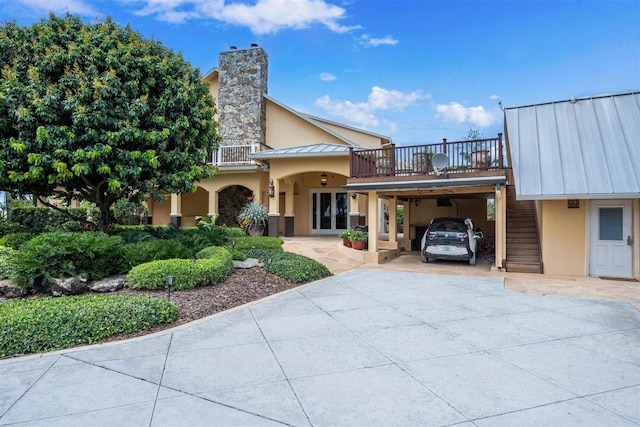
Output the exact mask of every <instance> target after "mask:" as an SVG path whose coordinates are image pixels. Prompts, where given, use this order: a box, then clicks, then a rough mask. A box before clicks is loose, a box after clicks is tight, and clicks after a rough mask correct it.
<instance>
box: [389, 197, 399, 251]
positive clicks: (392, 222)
mask: <svg viewBox="0 0 640 427" xmlns="http://www.w3.org/2000/svg"><path fill="white" fill-rule="evenodd" d="M396 206H398V196H393V198H392V199H389V242H397V241H398V215H397V212H396V211H397V208H396Z"/></svg>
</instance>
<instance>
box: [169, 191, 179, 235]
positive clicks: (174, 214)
mask: <svg viewBox="0 0 640 427" xmlns="http://www.w3.org/2000/svg"><path fill="white" fill-rule="evenodd" d="M169 218H170V219H171V224H173V225H175V226H177V227H180V226H181V225H182V197H180V195H179V194H173V193H172V194H171V212H170V213H169Z"/></svg>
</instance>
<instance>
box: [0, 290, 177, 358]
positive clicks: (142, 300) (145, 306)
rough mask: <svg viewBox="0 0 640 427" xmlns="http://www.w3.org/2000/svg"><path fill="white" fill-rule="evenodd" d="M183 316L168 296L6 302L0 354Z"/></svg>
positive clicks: (0, 317) (1, 309)
mask: <svg viewBox="0 0 640 427" xmlns="http://www.w3.org/2000/svg"><path fill="white" fill-rule="evenodd" d="M178 316H179V312H178V309H177V308H176V307H175V306H174V305H173V304H171V303H170V302H168V301H167V300H165V299H161V298H152V297H147V296H126V295H114V296H108V295H84V296H78V297H60V298H37V299H22V300H11V301H7V302H5V303H2V304H0V357H7V356H13V355H19V354H26V353H33V352H43V351H52V350H57V349H60V348H66V347H70V346H72V345H76V344H89V343H93V342H96V341H100V340H103V339H105V338H108V337H110V336H112V335H116V334H129V333H132V332H136V331H141V330H144V329H149V328H150V327H152V326H155V325H158V324H161V323H170V322H173V321H175V320H176V319H177V318H178Z"/></svg>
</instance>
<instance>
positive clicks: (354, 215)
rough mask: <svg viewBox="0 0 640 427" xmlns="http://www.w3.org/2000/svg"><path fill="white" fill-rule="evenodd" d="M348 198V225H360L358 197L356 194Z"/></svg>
mask: <svg viewBox="0 0 640 427" xmlns="http://www.w3.org/2000/svg"><path fill="white" fill-rule="evenodd" d="M353 196H355V198H354V197H353ZM349 197H350V198H351V200H350V201H349V225H350V226H351V227H353V226H354V225H360V212H359V211H358V203H359V202H360V197H359V196H358V193H353V194H350V195H349Z"/></svg>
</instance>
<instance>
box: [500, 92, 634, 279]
mask: <svg viewBox="0 0 640 427" xmlns="http://www.w3.org/2000/svg"><path fill="white" fill-rule="evenodd" d="M505 137H506V144H507V148H508V153H509V158H510V161H509V163H510V164H511V166H512V168H513V177H512V178H513V184H514V197H515V199H516V200H517V201H518V203H530V204H532V205H533V207H534V210H535V221H536V223H535V224H536V226H537V232H538V235H539V243H540V254H541V262H542V265H543V266H544V272H545V273H550V274H567V275H577V276H603V277H616V278H627V279H636V280H638V279H640V92H637V91H636V92H628V93H620V94H613V95H603V96H594V97H588V98H578V99H575V98H574V99H570V100H564V101H558V102H549V103H543V104H536V105H526V106H521V107H512V108H506V109H505ZM508 227H509V225H508V224H507V234H508V233H509V229H508ZM508 251H509V244H507V255H506V269H507V271H510V269H509V254H508Z"/></svg>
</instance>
